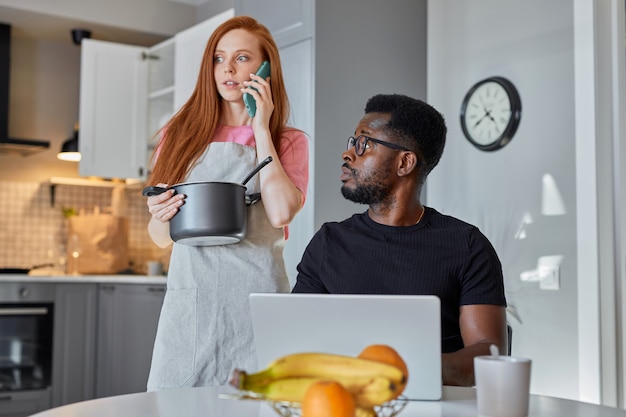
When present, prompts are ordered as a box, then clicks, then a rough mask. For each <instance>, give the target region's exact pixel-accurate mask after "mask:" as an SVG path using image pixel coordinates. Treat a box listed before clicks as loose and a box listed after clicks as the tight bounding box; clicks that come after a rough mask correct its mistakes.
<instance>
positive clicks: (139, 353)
mask: <svg viewBox="0 0 626 417" xmlns="http://www.w3.org/2000/svg"><path fill="white" fill-rule="evenodd" d="M164 296H165V285H140V284H121V285H119V284H116V285H109V284H100V287H99V290H98V336H97V361H96V364H97V365H96V369H97V372H96V397H98V398H101V397H108V396H111V395H122V394H130V393H134V392H142V391H145V390H146V384H147V381H148V374H149V371H150V362H151V360H152V347H153V344H154V338H155V336H156V329H157V323H158V319H159V314H160V312H161V305H162V304H163V297H164Z"/></svg>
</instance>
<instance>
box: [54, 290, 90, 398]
mask: <svg viewBox="0 0 626 417" xmlns="http://www.w3.org/2000/svg"><path fill="white" fill-rule="evenodd" d="M96 289H97V287H96V284H57V286H56V299H55V303H54V309H55V313H54V347H53V359H52V387H53V389H52V405H53V407H58V406H61V405H64V404H69V403H74V402H78V401H85V400H90V399H92V398H94V371H95V369H94V368H95V366H94V364H95V358H96V346H95V342H96V294H97V292H96Z"/></svg>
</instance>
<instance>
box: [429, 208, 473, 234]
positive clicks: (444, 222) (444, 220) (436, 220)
mask: <svg viewBox="0 0 626 417" xmlns="http://www.w3.org/2000/svg"><path fill="white" fill-rule="evenodd" d="M428 211H429V212H430V213H429V214H430V215H429V216H428V221H429V222H430V223H432V224H433V225H439V226H442V227H444V226H445V227H451V228H456V229H467V230H469V229H477V227H476V226H474V225H473V224H471V223H468V222H466V221H465V220H461V219H459V218H458V217H454V216H452V215H450V214H443V213H441V212H439V211H437V210H436V209H434V208H432V207H429V208H428Z"/></svg>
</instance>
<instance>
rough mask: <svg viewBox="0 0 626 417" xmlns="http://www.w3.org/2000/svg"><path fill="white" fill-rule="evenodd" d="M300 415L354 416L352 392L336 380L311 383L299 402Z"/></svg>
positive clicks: (324, 416)
mask: <svg viewBox="0 0 626 417" xmlns="http://www.w3.org/2000/svg"><path fill="white" fill-rule="evenodd" d="M300 407H301V411H302V417H354V413H355V410H356V405H355V403H354V398H353V397H352V394H350V393H349V392H348V390H346V389H345V388H344V387H343V385H341V384H340V383H339V382H336V381H319V382H315V383H313V384H312V385H311V386H310V387H309V388H308V389H307V390H306V392H305V394H304V397H303V398H302V402H301V404H300Z"/></svg>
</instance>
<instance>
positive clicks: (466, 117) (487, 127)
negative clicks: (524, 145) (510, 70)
mask: <svg viewBox="0 0 626 417" xmlns="http://www.w3.org/2000/svg"><path fill="white" fill-rule="evenodd" d="M520 116H521V101H520V99H519V95H518V93H517V90H516V89H515V86H514V85H513V84H512V83H511V82H510V81H508V80H506V79H505V78H502V77H490V78H487V79H485V80H482V81H480V82H478V83H476V84H475V85H474V86H473V87H472V88H471V89H470V91H469V92H468V93H467V95H466V96H465V99H464V100H463V105H462V107H461V127H462V128H463V133H464V134H465V137H466V138H467V139H468V140H469V141H470V142H471V143H472V144H473V145H474V146H476V147H477V148H479V149H481V150H484V151H494V150H496V149H500V148H502V147H503V146H505V145H507V144H508V143H509V142H510V141H511V139H512V138H513V135H514V134H515V131H516V130H517V126H518V125H519V121H520Z"/></svg>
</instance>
